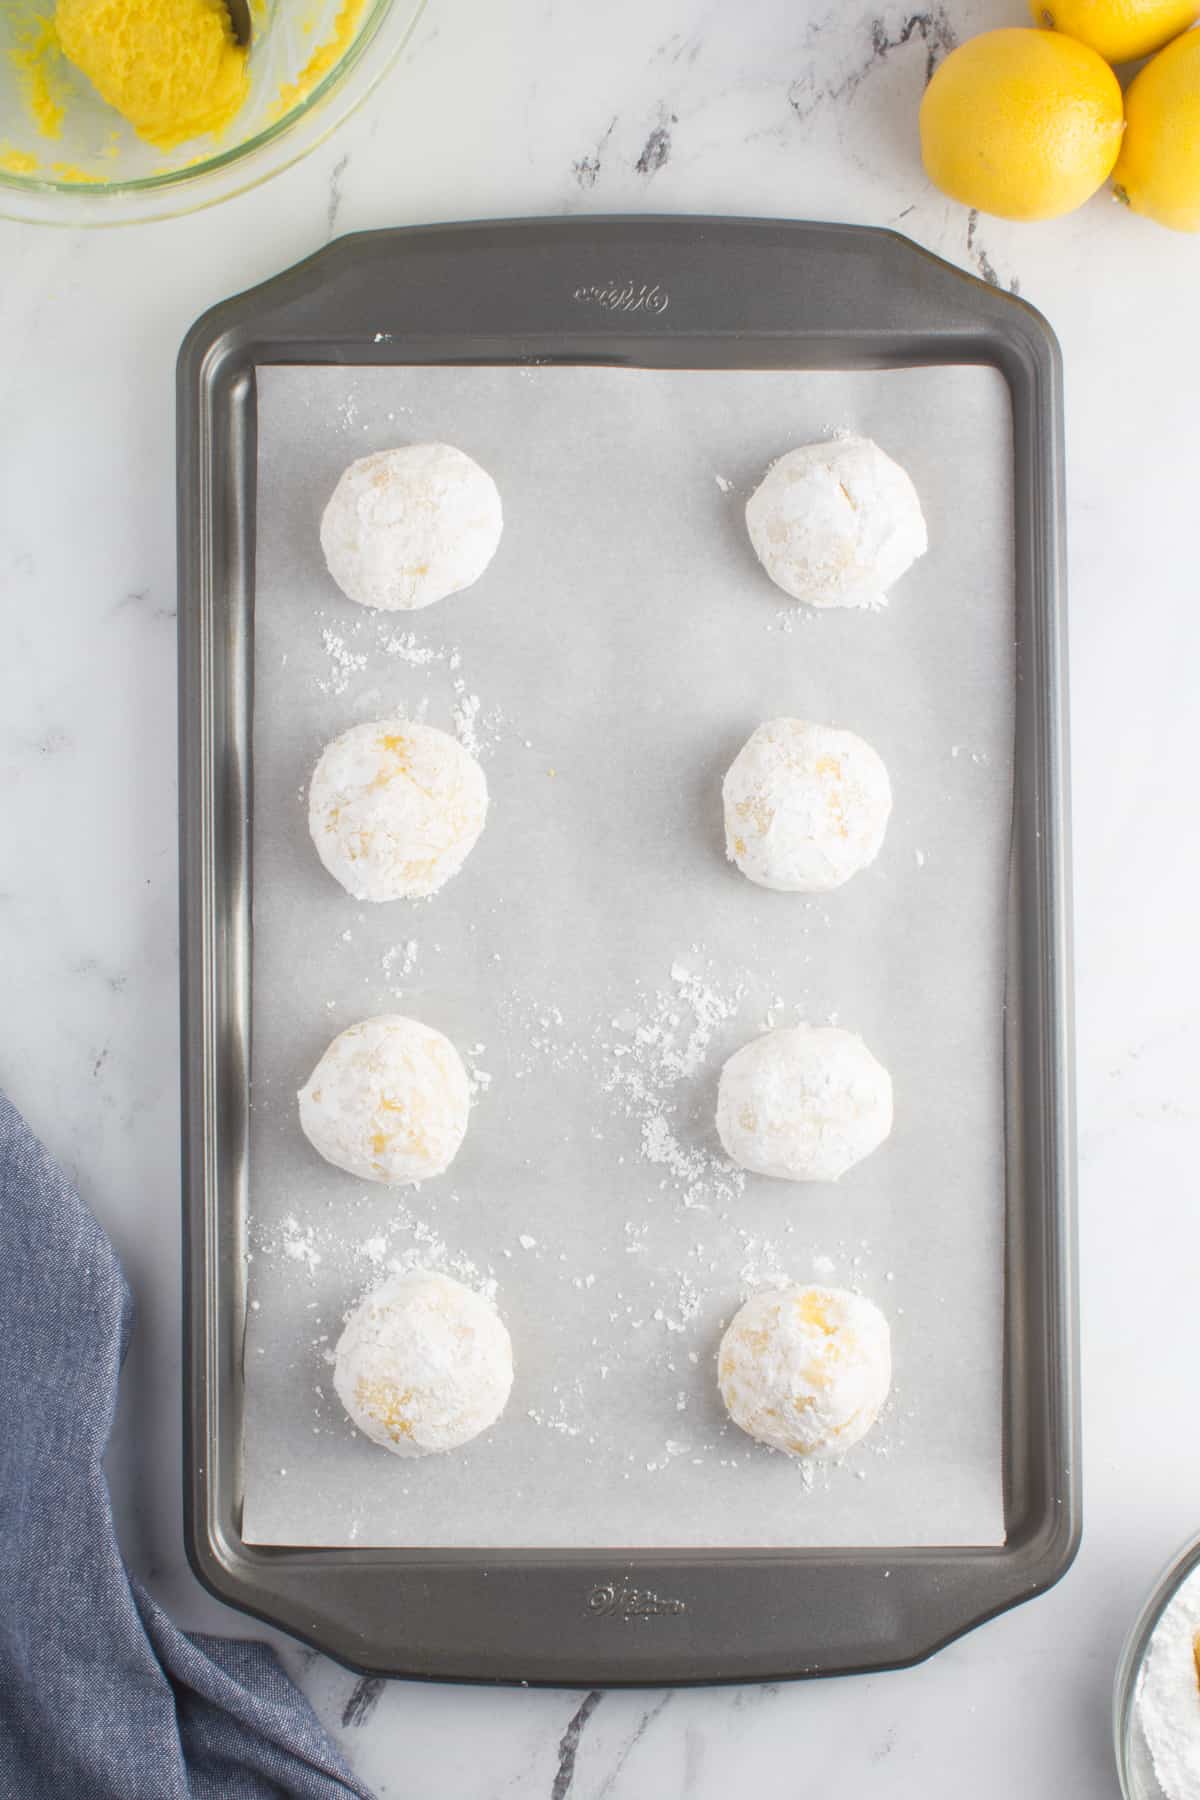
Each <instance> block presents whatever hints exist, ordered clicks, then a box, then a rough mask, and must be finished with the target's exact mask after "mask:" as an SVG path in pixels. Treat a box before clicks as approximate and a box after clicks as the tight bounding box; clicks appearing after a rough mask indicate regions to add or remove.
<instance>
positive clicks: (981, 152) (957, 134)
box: [921, 28, 1122, 219]
mask: <svg viewBox="0 0 1200 1800" xmlns="http://www.w3.org/2000/svg"><path fill="white" fill-rule="evenodd" d="M1121 130H1122V115H1121V89H1120V86H1119V85H1118V82H1117V78H1116V76H1115V75H1114V74H1113V72H1112V70H1111V69H1110V68H1109V66H1108V64H1107V63H1106V62H1105V61H1104V60H1103V58H1102V57H1099V56H1097V54H1096V52H1095V51H1094V50H1089V49H1088V47H1087V45H1086V44H1077V43H1076V42H1075V40H1074V38H1069V37H1063V36H1062V35H1061V33H1059V32H1057V31H1034V30H1032V29H1029V28H1027V29H1025V30H1021V29H1014V30H1007V31H985V32H984V33H983V34H982V36H980V37H975V38H969V39H968V40H967V42H966V43H965V44H961V45H960V46H959V48H958V49H957V50H952V51H951V53H950V55H949V56H948V57H947V58H946V60H945V62H943V63H942V64H941V66H940V67H939V68H938V69H937V71H936V72H935V74H934V76H933V79H932V81H931V82H930V83H929V86H928V87H927V88H926V89H925V97H924V99H923V100H922V102H921V155H922V158H923V159H924V163H925V168H926V171H927V173H928V175H929V178H930V180H931V181H933V182H935V183H936V184H937V186H938V187H940V188H941V189H942V191H943V193H946V194H949V195H950V197H951V199H953V200H961V201H962V202H963V204H964V205H965V206H974V207H978V208H979V210H980V211H981V212H990V213H999V214H1000V216H1001V217H1002V218H1005V219H1053V218H1055V217H1056V216H1057V215H1058V214H1059V213H1065V212H1070V211H1071V210H1072V208H1074V207H1076V206H1082V204H1083V202H1084V201H1085V200H1086V199H1087V198H1088V197H1089V196H1090V195H1091V194H1094V193H1095V192H1096V189H1097V188H1098V187H1100V186H1101V184H1102V183H1103V181H1104V180H1105V178H1106V176H1108V175H1109V174H1110V172H1111V170H1112V166H1113V163H1114V162H1115V161H1116V158H1117V151H1118V150H1119V149H1120V147H1121Z"/></svg>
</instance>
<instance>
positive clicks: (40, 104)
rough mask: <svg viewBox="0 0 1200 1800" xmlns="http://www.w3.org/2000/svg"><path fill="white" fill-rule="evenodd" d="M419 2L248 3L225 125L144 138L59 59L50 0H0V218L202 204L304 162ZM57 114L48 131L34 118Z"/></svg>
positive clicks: (407, 31) (397, 44) (369, 82)
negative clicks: (164, 139)
mask: <svg viewBox="0 0 1200 1800" xmlns="http://www.w3.org/2000/svg"><path fill="white" fill-rule="evenodd" d="M424 5H425V0H256V3H255V4H254V5H253V6H252V12H253V16H254V30H253V35H252V40H251V47H250V55H249V62H248V74H249V92H248V95H247V98H246V101H245V103H244V105H243V106H242V108H241V110H240V111H239V113H238V114H237V116H236V117H235V118H234V119H233V120H232V122H231V123H230V124H228V125H227V126H225V127H223V128H222V130H220V131H219V132H213V133H210V134H208V135H207V136H204V137H198V138H193V139H191V140H190V142H188V143H185V144H180V145H178V146H177V147H176V148H175V149H173V150H158V149H155V147H154V146H153V145H151V144H147V143H144V142H143V141H142V139H141V138H139V137H138V136H137V134H136V133H135V132H134V130H133V128H132V127H131V126H129V125H127V124H126V123H125V121H124V119H122V118H121V116H120V114H119V113H117V112H115V111H114V110H113V108H112V107H110V106H108V105H107V104H106V103H105V102H104V101H103V100H102V99H101V98H100V96H99V94H98V93H97V92H96V90H95V89H94V88H93V87H92V86H91V83H90V82H89V81H88V80H87V78H86V77H85V76H84V75H82V74H80V73H79V71H78V70H76V69H75V68H74V67H73V66H72V64H70V63H69V62H67V60H66V58H65V57H63V55H62V54H61V52H60V51H58V49H57V47H56V45H55V43H54V40H53V35H52V31H51V21H52V19H53V12H54V0H0V215H3V216H6V217H8V218H12V219H28V220H35V221H40V222H43V223H46V224H52V225H115V224H125V223H128V222H130V221H133V220H137V219H155V218H166V217H170V216H171V215H173V214H176V213H184V212H192V211H194V210H195V209H196V208H198V207H201V206H211V205H212V204H213V203H214V202H215V201H217V200H224V199H226V198H227V197H228V196H229V195H230V194H237V193H240V192H241V191H242V190H243V189H244V188H248V187H254V186H256V185H257V183H258V182H260V181H266V180H267V178H268V177H269V176H271V175H275V174H277V173H278V172H279V170H280V169H285V168H287V167H288V165H289V164H290V163H293V162H295V161H296V160H297V159H298V158H299V157H301V156H304V155H305V154H306V153H307V152H308V151H309V150H311V149H312V148H313V147H314V145H316V144H319V143H320V142H321V141H322V139H323V138H326V137H328V135H329V133H330V132H331V131H332V130H333V129H334V128H335V126H337V125H339V124H340V123H341V121H342V120H343V119H344V118H346V117H347V115H348V114H349V113H351V112H352V111H353V110H354V108H355V107H356V106H357V105H358V104H359V102H360V101H361V100H363V99H365V97H366V96H367V95H368V94H369V93H370V91H371V89H372V88H373V87H374V86H375V84H376V82H377V81H378V80H379V79H380V77H381V76H382V75H383V74H385V72H386V71H387V69H388V68H389V67H390V65H391V64H392V62H393V61H394V60H395V58H396V57H397V56H398V55H399V54H400V51H401V50H402V49H403V48H404V45H405V44H406V43H407V41H408V38H409V36H410V35H411V33H412V30H413V27H414V26H415V24H416V22H417V19H418V18H419V17H420V15H421V12H422V11H423V9H424ZM56 113H58V114H59V115H60V119H59V124H58V130H57V133H56V135H54V136H50V137H48V136H47V135H46V134H45V132H44V130H43V129H42V128H41V125H40V124H39V118H40V119H41V120H42V121H47V120H49V121H50V122H51V123H53V119H54V115H55V114H56Z"/></svg>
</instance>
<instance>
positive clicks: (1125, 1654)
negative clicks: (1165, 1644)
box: [1113, 1537, 1200, 1800]
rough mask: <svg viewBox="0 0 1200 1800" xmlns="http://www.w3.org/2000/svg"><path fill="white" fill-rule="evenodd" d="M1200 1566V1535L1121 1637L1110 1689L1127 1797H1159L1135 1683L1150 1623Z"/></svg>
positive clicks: (1137, 1799)
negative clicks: (1139, 1711) (1129, 1629)
mask: <svg viewBox="0 0 1200 1800" xmlns="http://www.w3.org/2000/svg"><path fill="white" fill-rule="evenodd" d="M1197 1569H1200V1537H1195V1538H1193V1539H1192V1540H1191V1542H1190V1543H1188V1544H1185V1545H1184V1547H1183V1549H1182V1550H1181V1551H1180V1552H1179V1554H1178V1556H1176V1557H1173V1558H1172V1560H1171V1562H1170V1563H1169V1564H1168V1565H1167V1567H1166V1568H1165V1569H1164V1570H1163V1572H1162V1575H1161V1576H1160V1577H1159V1579H1158V1581H1157V1582H1156V1583H1155V1585H1154V1590H1153V1592H1152V1593H1151V1595H1150V1598H1149V1599H1148V1600H1147V1602H1146V1604H1145V1606H1143V1608H1142V1610H1141V1612H1140V1613H1139V1614H1138V1617H1137V1620H1136V1622H1135V1623H1134V1627H1133V1630H1132V1631H1131V1632H1130V1633H1129V1636H1128V1637H1127V1638H1126V1640H1125V1648H1124V1650H1123V1651H1122V1652H1121V1660H1120V1663H1119V1664H1118V1665H1117V1680H1116V1687H1115V1689H1114V1692H1113V1748H1114V1749H1115V1751H1116V1757H1117V1773H1118V1774H1119V1776H1120V1778H1121V1792H1122V1793H1123V1794H1124V1796H1125V1800H1163V1791H1162V1787H1161V1786H1160V1784H1159V1781H1158V1779H1157V1777H1156V1775H1155V1773H1154V1764H1153V1762H1152V1761H1151V1760H1150V1749H1149V1746H1148V1745H1147V1743H1146V1739H1145V1734H1144V1733H1143V1731H1142V1728H1141V1725H1140V1723H1139V1721H1138V1716H1137V1706H1136V1704H1135V1702H1136V1700H1137V1685H1138V1677H1139V1676H1140V1675H1141V1672H1142V1663H1143V1661H1144V1660H1145V1656H1146V1651H1147V1649H1148V1647H1149V1644H1150V1639H1151V1638H1152V1637H1153V1635H1154V1628H1155V1626H1156V1625H1157V1624H1158V1621H1159V1620H1160V1619H1161V1618H1162V1616H1163V1613H1164V1611H1165V1610H1166V1608H1167V1606H1168V1605H1169V1604H1170V1602H1171V1601H1172V1600H1173V1599H1174V1597H1175V1595H1176V1593H1177V1592H1178V1590H1179V1588H1181V1587H1182V1585H1183V1583H1184V1582H1185V1581H1186V1580H1187V1579H1188V1577H1189V1575H1192V1574H1193V1573H1194V1572H1195V1571H1196V1570H1197Z"/></svg>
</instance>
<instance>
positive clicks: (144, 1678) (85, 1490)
mask: <svg viewBox="0 0 1200 1800" xmlns="http://www.w3.org/2000/svg"><path fill="white" fill-rule="evenodd" d="M0 1321H3V1330H4V1338H3V1354H2V1355H0V1800H265V1796H268V1795H269V1796H272V1797H273V1800H279V1797H280V1796H290V1795H295V1796H297V1800H344V1797H345V1796H347V1795H353V1796H356V1797H357V1800H371V1796H370V1794H369V1792H368V1790H367V1789H366V1788H364V1787H363V1786H362V1785H361V1784H360V1783H359V1782H357V1781H355V1779H354V1777H353V1775H352V1774H351V1773H350V1771H349V1769H348V1768H347V1767H346V1764H345V1763H344V1762H343V1760H342V1758H341V1756H340V1755H339V1754H338V1752H337V1750H336V1749H335V1748H334V1746H333V1745H332V1744H331V1743H330V1741H329V1739H328V1738H327V1737H326V1735H325V1733H324V1731H323V1730H322V1728H321V1725H320V1723H319V1721H318V1720H317V1717H316V1715H315V1713H313V1711H312V1709H311V1708H310V1707H309V1705H308V1702H307V1701H306V1700H305V1698H304V1696H303V1695H302V1694H301V1693H300V1692H299V1690H298V1689H297V1688H296V1687H294V1686H293V1684H292V1682H291V1681H290V1680H289V1679H288V1677H287V1676H286V1675H285V1674H284V1671H283V1669H282V1668H281V1666H280V1664H279V1662H278V1660H277V1658H276V1657H275V1654H274V1652H273V1651H272V1650H271V1649H269V1648H268V1646H267V1645H265V1644H257V1643H249V1642H243V1641H241V1640H239V1639H225V1638H213V1637H198V1636H197V1637H188V1636H185V1634H184V1633H183V1632H181V1631H178V1630H176V1628H175V1626H174V1625H172V1623H171V1621H170V1620H169V1619H168V1618H167V1616H166V1614H165V1613H163V1612H162V1610H161V1609H160V1608H159V1607H158V1606H156V1605H155V1603H154V1601H153V1600H151V1598H150V1596H149V1595H148V1594H147V1593H146V1592H145V1591H144V1589H142V1588H141V1587H139V1585H138V1584H137V1582H135V1581H134V1580H132V1578H131V1577H130V1576H129V1574H128V1573H127V1571H126V1569H125V1565H124V1564H123V1562H122V1561H121V1553H120V1550H119V1549H118V1547H117V1540H116V1536H115V1534H114V1531H113V1520H112V1508H111V1505H110V1503H109V1496H108V1487H107V1484H106V1482H105V1479H104V1470H103V1466H102V1459H103V1456H104V1451H105V1446H106V1445H107V1443H108V1435H109V1429H110V1427H111V1424H112V1416H113V1408H114V1406H115V1404H116V1397H117V1380H118V1377H119V1374H120V1369H121V1362H122V1359H123V1357H124V1354H125V1348H126V1345H127V1344H128V1342H129V1334H130V1330H131V1327H132V1323H133V1305H132V1301H131V1299H130V1294H129V1289H128V1287H127V1286H126V1284H125V1277H124V1275H123V1274H122V1273H121V1265H120V1264H119V1262H118V1261H117V1257H116V1253H115V1251H114V1250H113V1247H112V1245H111V1244H110V1243H109V1241H108V1239H107V1238H106V1237H105V1235H104V1233H103V1232H102V1231H101V1229H100V1227H99V1226H98V1225H97V1224H96V1221H95V1220H94V1219H93V1218H92V1216H91V1214H90V1213H89V1212H88V1211H87V1209H86V1207H85V1206H84V1205H83V1202H82V1201H81V1200H80V1198H79V1196H78V1194H76V1192H75V1190H74V1189H73V1188H72V1187H71V1185H70V1183H69V1182H68V1181H67V1180H66V1178H65V1176H64V1175H63V1174H62V1171H61V1170H60V1169H58V1168H56V1166H55V1165H54V1163H53V1162H52V1161H51V1160H50V1158H49V1156H48V1155H47V1154H46V1152H45V1150H44V1149H43V1148H42V1146H41V1145H40V1144H39V1143H38V1141H37V1139H36V1138H35V1137H34V1136H33V1134H32V1132H31V1131H30V1130H29V1128H28V1126H27V1125H26V1124H25V1121H24V1120H23V1119H22V1118H21V1116H20V1114H19V1113H18V1112H17V1111H16V1110H15V1108H14V1107H13V1106H12V1105H10V1103H9V1102H8V1101H7V1100H6V1099H5V1098H4V1096H3V1095H2V1094H0Z"/></svg>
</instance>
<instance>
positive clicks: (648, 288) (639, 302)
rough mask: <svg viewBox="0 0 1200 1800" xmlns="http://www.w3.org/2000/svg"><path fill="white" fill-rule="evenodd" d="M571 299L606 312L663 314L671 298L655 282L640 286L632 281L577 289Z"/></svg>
mask: <svg viewBox="0 0 1200 1800" xmlns="http://www.w3.org/2000/svg"><path fill="white" fill-rule="evenodd" d="M571 298H572V299H573V300H579V301H582V302H583V303H584V304H585V305H592V306H602V307H604V309H605V311H606V312H649V313H664V312H666V310H667V308H668V306H670V304H671V296H670V295H669V294H668V293H667V292H666V290H665V288H661V287H659V285H658V283H657V281H656V282H654V284H653V285H649V284H648V283H646V282H642V283H641V285H640V286H639V285H638V284H637V283H636V282H633V281H626V282H625V283H624V284H621V283H618V282H615V281H609V282H606V283H605V284H604V285H603V286H601V287H577V288H576V289H575V292H574V293H573V294H572V296H571Z"/></svg>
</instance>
